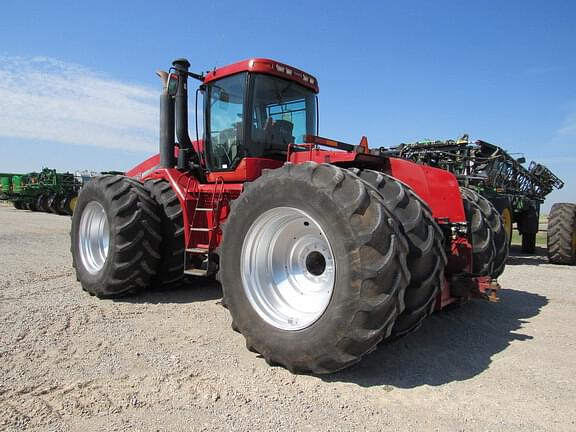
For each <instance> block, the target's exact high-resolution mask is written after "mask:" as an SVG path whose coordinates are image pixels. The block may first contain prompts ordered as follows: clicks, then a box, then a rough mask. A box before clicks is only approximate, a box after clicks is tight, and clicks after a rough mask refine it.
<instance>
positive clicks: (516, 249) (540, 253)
mask: <svg viewBox="0 0 576 432" xmlns="http://www.w3.org/2000/svg"><path fill="white" fill-rule="evenodd" d="M541 264H548V257H547V253H546V248H543V247H539V246H537V247H536V252H535V253H533V254H526V253H522V248H521V247H520V246H517V245H512V246H511V247H510V253H509V255H508V260H507V261H506V265H534V266H538V265H541Z"/></svg>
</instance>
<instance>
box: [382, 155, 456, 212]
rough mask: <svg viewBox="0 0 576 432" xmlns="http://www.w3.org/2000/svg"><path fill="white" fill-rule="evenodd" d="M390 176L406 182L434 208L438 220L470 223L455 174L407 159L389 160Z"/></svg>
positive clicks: (388, 171)
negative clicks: (467, 220) (467, 221)
mask: <svg viewBox="0 0 576 432" xmlns="http://www.w3.org/2000/svg"><path fill="white" fill-rule="evenodd" d="M386 171H387V174H389V175H391V176H392V177H394V178H396V179H398V180H400V181H401V182H403V183H406V184H407V185H408V186H410V187H411V188H412V189H413V190H414V192H416V193H417V194H418V196H420V198H422V199H423V200H424V201H426V203H427V204H428V205H429V206H430V209H431V210H432V215H433V216H434V218H436V219H448V220H449V221H450V222H466V215H465V214H464V205H463V204H462V196H461V195H460V186H459V185H458V180H456V177H455V176H454V174H452V173H450V172H448V171H445V170H442V169H438V168H432V167H429V166H425V165H418V164H416V163H414V162H410V161H407V160H404V159H396V158H390V159H389V168H388V169H387V170H386Z"/></svg>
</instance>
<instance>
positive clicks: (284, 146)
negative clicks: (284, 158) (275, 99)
mask: <svg viewBox="0 0 576 432" xmlns="http://www.w3.org/2000/svg"><path fill="white" fill-rule="evenodd" d="M270 120H272V119H271V118H269V119H268V120H266V126H265V127H264V129H265V132H266V141H265V142H266V149H267V150H268V152H272V153H277V152H282V153H283V152H286V151H287V150H288V144H291V143H293V142H294V137H293V136H292V130H293V129H294V124H293V123H292V122H289V121H287V120H276V121H274V120H272V121H271V122H270Z"/></svg>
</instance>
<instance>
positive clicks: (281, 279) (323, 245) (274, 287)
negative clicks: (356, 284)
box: [240, 207, 336, 330]
mask: <svg viewBox="0 0 576 432" xmlns="http://www.w3.org/2000/svg"><path fill="white" fill-rule="evenodd" d="M240 266H241V267H240V269H241V270H240V272H241V276H242V285H243V287H244V292H245V293H246V296H247V297H248V300H249V301H250V304H251V305H252V307H253V308H254V310H255V311H256V312H257V313H258V315H260V317H261V318H262V319H263V320H264V321H266V322H267V323H268V324H270V325H272V326H274V327H276V328H279V329H283V330H301V329H304V328H306V327H309V326H310V325H312V324H313V323H314V322H316V321H317V320H318V319H319V318H320V317H321V316H322V314H323V313H324V311H325V310H326V308H327V307H328V304H329V303H330V299H331V298H332V292H333V289H334V281H335V275H336V268H335V263H334V254H333V252H332V248H331V246H330V243H329V241H328V239H327V238H326V235H325V233H324V231H323V230H322V228H321V227H320V225H319V224H318V222H316V220H314V218H312V217H311V216H310V215H309V214H307V213H305V212H303V211H302V210H298V209H295V208H291V207H277V208H274V209H271V210H268V211H267V212H265V213H263V214H262V215H260V216H259V217H258V218H257V219H256V221H254V223H253V224H252V226H251V227H250V229H249V230H248V233H247V234H246V237H245V239H244V243H243V245H242V252H241V263H240Z"/></svg>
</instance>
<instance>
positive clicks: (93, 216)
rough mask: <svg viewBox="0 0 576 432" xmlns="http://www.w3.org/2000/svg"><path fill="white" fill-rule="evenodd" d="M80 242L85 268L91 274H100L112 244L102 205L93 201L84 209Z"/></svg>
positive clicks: (81, 256)
mask: <svg viewBox="0 0 576 432" xmlns="http://www.w3.org/2000/svg"><path fill="white" fill-rule="evenodd" d="M78 242H79V246H80V247H79V248H78V250H79V251H80V259H81V260H82V264H83V265H84V268H85V269H86V270H87V271H88V272H89V273H91V274H96V273H98V272H99V271H100V270H102V268H103V267H104V264H105V262H106V258H107V257H108V246H109V243H110V229H109V228H108V218H107V217H106V211H105V210H104V207H102V205H101V204H100V203H98V202H96V201H92V202H89V203H88V204H87V205H86V207H84V211H83V212H82V217H81V218H80V228H79V235H78Z"/></svg>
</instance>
